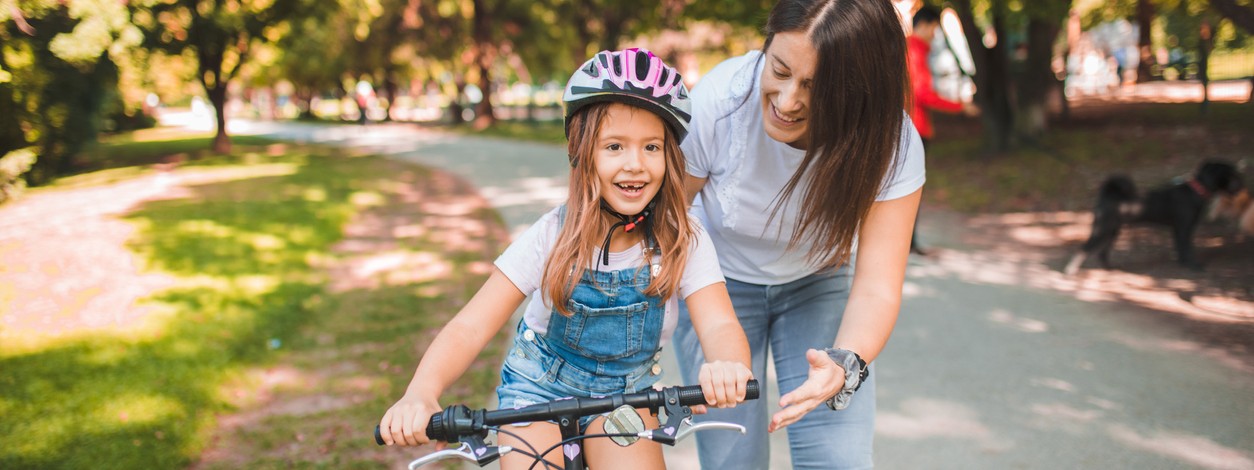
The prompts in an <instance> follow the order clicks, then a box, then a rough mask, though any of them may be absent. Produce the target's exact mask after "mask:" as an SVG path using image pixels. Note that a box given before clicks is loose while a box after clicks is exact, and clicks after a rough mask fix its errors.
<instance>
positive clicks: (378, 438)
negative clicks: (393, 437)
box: [374, 424, 387, 445]
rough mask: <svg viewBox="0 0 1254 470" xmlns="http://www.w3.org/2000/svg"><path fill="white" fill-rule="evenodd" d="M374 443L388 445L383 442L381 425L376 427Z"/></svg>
mask: <svg viewBox="0 0 1254 470" xmlns="http://www.w3.org/2000/svg"><path fill="white" fill-rule="evenodd" d="M374 443H375V444H378V445H387V443H386V442H383V434H382V433H380V432H379V425H377V424H376V425H374Z"/></svg>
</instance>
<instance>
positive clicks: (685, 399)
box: [374, 380, 759, 445]
mask: <svg viewBox="0 0 1254 470" xmlns="http://www.w3.org/2000/svg"><path fill="white" fill-rule="evenodd" d="M758 395H759V388H758V381H757V380H750V381H749V383H748V384H746V386H745V399H746V400H755V399H757V398H758ZM671 399H674V400H675V402H670V403H668V401H669V400H671ZM704 404H705V394H704V393H703V392H702V391H701V386H700V385H687V386H676V387H666V388H663V389H661V390H654V389H649V390H644V391H641V392H636V393H615V394H612V395H607V396H604V397H599V398H578V397H573V398H562V399H557V400H554V401H551V402H548V403H539V404H535V405H530V406H525V407H522V408H517V409H503V410H482V409H481V410H471V409H469V408H467V407H465V406H464V405H453V406H449V407H448V408H445V409H444V411H443V412H440V413H436V414H434V415H431V420H430V421H429V422H428V423H427V437H428V438H430V439H432V440H443V441H446V442H450V443H455V442H458V441H459V440H460V439H461V438H462V437H463V436H469V435H475V434H479V433H484V432H486V431H487V430H488V428H490V427H495V426H501V425H505V424H516V423H530V422H535V421H553V420H556V419H559V418H562V417H583V416H591V415H595V414H600V413H606V412H609V411H613V410H614V409H615V408H618V407H620V406H623V405H629V406H631V407H632V408H647V409H650V410H652V411H654V412H656V411H657V409H658V408H662V407H667V406H668V405H669V406H681V407H688V406H692V405H704ZM374 440H375V443H376V444H378V445H384V442H383V435H382V434H381V432H380V430H379V426H378V425H375V428H374Z"/></svg>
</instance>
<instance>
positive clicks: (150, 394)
mask: <svg viewBox="0 0 1254 470" xmlns="http://www.w3.org/2000/svg"><path fill="white" fill-rule="evenodd" d="M182 142H184V141H180V143H179V144H177V145H155V146H154V147H153V148H154V149H160V151H161V152H164V151H168V150H169V149H171V148H176V147H177V148H181V147H179V146H181V145H189V146H194V145H196V143H195V142H193V143H187V144H184V143H182ZM131 148H132V149H133V148H135V147H131ZM155 153H157V152H156V151H154V152H153V154H155ZM199 163H200V165H199V167H196V166H193V167H183V168H180V169H178V170H176V171H220V172H225V173H229V174H230V175H231V177H230V178H220V179H219V180H218V181H219V182H215V183H208V184H202V185H199V186H194V187H192V188H191V189H192V192H193V193H194V194H193V195H192V196H191V197H187V198H180V199H172V200H162V201H156V202H150V203H147V204H145V205H143V206H142V207H140V208H138V209H137V210H136V211H134V212H132V213H130V214H129V215H127V216H126V218H127V219H128V220H130V221H131V222H133V223H134V224H135V225H136V226H137V227H138V230H137V234H136V235H134V236H133V238H132V240H131V246H130V248H131V249H132V250H133V251H135V252H136V253H137V254H139V255H140V257H141V258H142V259H143V260H144V262H145V263H146V266H147V268H148V269H149V270H151V271H158V272H162V273H165V274H168V275H170V276H173V278H174V279H175V283H174V286H173V287H171V288H168V289H167V290H164V291H162V292H159V293H157V294H155V295H154V296H152V297H151V298H149V299H147V300H146V302H147V303H148V304H150V305H157V306H159V307H160V311H161V312H163V315H162V316H161V317H160V318H158V319H157V320H156V321H154V322H153V323H154V324H153V325H149V326H146V327H144V328H139V329H140V330H143V331H144V333H143V334H140V333H136V334H133V335H122V336H106V335H96V336H92V337H88V338H82V339H74V340H60V341H51V340H50V341H47V342H44V343H42V344H41V343H39V342H37V341H35V342H33V343H28V344H24V345H22V347H20V348H14V347H9V346H6V345H0V416H3V419H0V442H3V443H4V445H3V446H0V468H15V469H16V468H41V469H43V468H47V469H53V468H118V469H131V468H185V467H187V466H188V465H190V464H191V463H193V462H195V461H197V460H198V459H200V457H201V453H202V452H203V451H204V450H205V449H206V448H207V447H209V445H210V442H211V440H210V436H211V435H213V433H214V430H215V428H216V426H217V425H218V424H219V422H218V417H219V416H220V415H222V414H226V413H231V412H235V411H247V410H249V409H250V407H251V406H253V405H256V404H257V403H259V402H263V401H264V400H261V399H258V398H255V397H257V396H261V395H265V394H287V393H328V394H333V395H334V396H342V397H347V398H345V400H347V403H349V405H348V406H345V407H338V408H334V409H328V410H322V411H319V410H316V409H315V410H313V411H312V412H310V413H304V414H300V415H294V414H282V413H278V414H274V415H272V416H270V415H265V414H263V415H262V416H263V418H262V419H257V420H254V421H253V422H250V425H249V426H245V427H243V428H242V429H238V430H235V431H234V432H232V433H229V434H227V435H224V436H221V437H222V438H233V437H232V436H234V437H237V438H242V439H244V441H242V442H246V443H247V444H248V446H250V447H249V448H248V449H239V450H241V451H253V452H255V454H245V457H246V458H248V459H249V461H251V462H252V463H250V464H248V465H245V466H246V467H247V468H278V467H282V468H291V467H293V466H297V467H329V468H344V467H358V468H365V467H374V468H377V467H378V466H379V462H381V461H383V460H386V455H381V454H379V453H378V452H379V451H378V450H377V449H374V446H373V443H372V442H370V441H369V439H368V438H369V430H370V428H371V427H372V424H373V423H375V422H377V421H378V418H379V416H381V415H382V412H383V411H384V410H386V408H387V406H388V405H390V404H391V402H392V401H393V400H395V399H396V398H398V397H399V396H400V394H401V391H403V389H404V387H405V385H406V384H407V383H408V380H409V378H410V376H411V375H412V371H413V369H412V367H413V366H414V365H415V364H416V358H417V357H418V355H417V354H416V351H415V347H416V346H418V345H421V344H423V342H425V341H429V340H430V338H432V337H433V336H432V334H431V332H430V331H427V330H434V329H437V328H438V327H439V326H440V325H442V323H443V321H444V320H445V319H446V318H448V317H449V316H450V315H451V314H452V313H454V312H456V309H457V308H458V307H459V306H460V304H461V303H462V302H464V300H465V299H466V298H468V297H469V294H468V292H471V291H473V289H476V288H477V287H478V285H479V284H480V283H482V280H483V276H481V275H475V274H469V273H466V271H467V270H466V269H464V268H465V266H466V264H467V263H469V262H470V261H480V262H482V261H484V260H485V259H490V257H489V256H490V255H487V254H485V253H486V252H493V253H492V255H495V253H494V251H495V250H496V249H497V248H499V247H498V246H497V245H491V246H490V247H489V248H490V249H488V250H486V251H484V252H476V253H475V255H474V256H472V255H471V254H467V253H465V252H464V251H459V250H456V249H449V248H446V247H443V246H441V242H440V241H439V240H433V239H430V238H429V237H417V238H414V239H411V240H406V241H403V243H401V246H402V247H403V248H404V249H407V250H418V251H429V252H432V253H437V254H438V256H441V257H444V256H448V259H449V260H451V261H450V262H452V263H454V265H453V269H452V272H453V273H454V274H453V275H450V276H446V277H445V278H441V279H439V280H434V281H428V282H424V283H417V284H403V285H396V286H390V287H386V288H377V289H353V290H348V291H342V292H332V291H330V290H329V289H328V288H327V282H328V280H329V277H328V275H327V274H326V271H325V270H324V269H322V267H323V266H324V265H326V264H327V263H329V262H332V261H334V260H336V259H337V257H338V256H339V255H338V254H337V253H336V252H334V251H333V250H332V248H333V246H334V244H335V243H336V242H337V241H339V240H341V238H342V235H341V233H342V229H343V227H344V225H345V223H347V222H348V221H349V220H350V218H352V217H353V216H354V215H355V214H358V213H360V212H362V211H365V210H373V209H377V208H378V207H379V206H380V205H383V206H387V205H404V204H406V203H405V202H402V201H401V199H400V195H401V194H402V193H404V191H402V190H401V189H398V188H403V187H407V186H405V185H406V184H414V185H421V184H422V179H423V178H425V177H428V176H429V172H428V171H427V170H425V169H422V168H419V167H414V166H408V165H404V164H400V163H397V162H392V161H388V160H384V159H380V158H373V157H367V158H344V157H338V156H333V155H332V156H327V155H320V154H315V153H310V152H308V151H306V150H302V149H293V150H290V151H289V152H288V153H286V154H283V155H278V156H259V155H255V154H244V155H236V156H229V157H210V158H206V159H205V160H204V161H203V162H199ZM205 166H210V167H212V168H204V167H205ZM223 179H225V181H222V180H223ZM475 216H476V217H478V218H479V219H481V220H484V221H485V223H499V217H498V216H496V214H495V213H494V212H491V211H485V212H483V213H478V214H475ZM494 221H498V222H494ZM501 354H502V350H501V347H500V345H499V344H495V345H493V346H492V347H491V348H490V350H489V351H487V352H486V353H485V355H484V356H481V359H480V361H481V362H482V364H481V365H480V367H477V368H476V369H475V370H473V371H472V373H470V374H467V376H466V378H465V379H464V380H463V381H462V382H459V386H458V387H457V388H456V389H455V390H452V391H451V392H450V398H452V399H459V400H464V401H467V402H470V403H484V404H486V401H487V398H486V397H487V396H488V395H489V394H490V393H491V392H492V387H493V385H494V383H495V368H496V366H497V365H498V364H499V357H500V355H501ZM328 357H332V358H334V360H328ZM267 368H287V369H294V370H298V371H300V372H299V374H298V375H299V376H302V377H316V378H319V380H320V382H319V385H318V386H313V387H311V386H310V384H307V383H295V384H285V385H282V386H279V387H269V388H267V387H268V386H267V385H266V384H265V381H264V380H259V379H257V377H258V374H259V372H258V371H265V370H268V369H267ZM363 384H364V385H363ZM249 397H253V398H249ZM328 433H330V434H328ZM304 435H316V436H323V437H325V436H328V435H330V436H333V437H334V438H330V439H325V440H323V439H319V440H318V442H333V443H334V444H329V445H323V447H322V448H317V449H313V450H310V451H308V452H302V453H300V454H299V455H289V454H290V452H289V450H290V449H293V448H296V447H294V446H295V445H296V443H297V442H299V441H301V440H303V437H302V436H304ZM241 447H242V446H241ZM228 451H230V452H235V449H228ZM371 452H373V453H371ZM226 467H231V466H230V465H227V466H226Z"/></svg>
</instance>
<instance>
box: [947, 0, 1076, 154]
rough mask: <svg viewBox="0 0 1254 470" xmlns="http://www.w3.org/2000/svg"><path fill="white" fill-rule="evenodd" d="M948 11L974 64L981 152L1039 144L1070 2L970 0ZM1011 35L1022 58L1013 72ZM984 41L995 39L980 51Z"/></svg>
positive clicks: (1055, 0)
mask: <svg viewBox="0 0 1254 470" xmlns="http://www.w3.org/2000/svg"><path fill="white" fill-rule="evenodd" d="M977 1H978V0H977ZM953 5H954V8H955V11H956V12H957V13H958V17H959V19H960V20H961V22H962V28H963V32H964V34H965V35H966V38H967V42H968V43H969V44H970V45H971V56H972V59H973V61H974V62H975V68H976V73H975V77H974V80H975V85H976V94H975V100H976V102H977V103H978V104H979V105H980V109H981V114H980V118H981V122H982V124H983V126H984V144H985V145H984V147H985V150H986V151H988V152H992V153H998V152H1004V151H1006V150H1009V149H1011V148H1013V147H1015V146H1018V145H1020V144H1025V143H1026V144H1035V143H1037V142H1039V140H1040V138H1041V137H1042V136H1043V135H1044V133H1045V130H1046V128H1047V123H1048V121H1047V119H1046V118H1047V114H1046V110H1047V107H1046V99H1047V97H1048V96H1049V91H1050V88H1051V87H1056V86H1058V82H1057V80H1056V79H1055V78H1054V77H1053V72H1052V71H1051V69H1050V62H1051V60H1052V59H1053V56H1054V43H1055V41H1056V40H1057V38H1058V32H1059V31H1061V29H1062V24H1063V20H1064V18H1066V17H1067V12H1068V11H1069V10H1070V8H1071V1H1070V0H1041V1H1036V2H1030V3H1029V2H1022V3H1020V2H1010V1H1007V0H984V1H983V2H980V3H978V4H973V2H972V1H971V0H955V1H953ZM1015 8H1018V9H1017V10H1016V9H1015ZM977 18H979V19H980V21H979V23H983V24H985V25H987V26H986V28H988V30H987V31H986V30H985V29H982V28H981V27H980V26H979V25H978V24H977ZM1016 33H1018V34H1022V36H1023V39H1022V42H1023V45H1024V47H1026V55H1025V56H1024V58H1023V61H1022V63H1021V64H1018V67H1015V69H1016V70H1015V71H1012V70H1011V69H1012V65H1013V64H1011V52H1010V51H1011V50H1012V49H1011V48H1010V47H1008V43H1010V42H1011V41H1012V38H1013V36H1014V35H1015V34H1016ZM986 35H988V36H991V37H994V38H996V39H995V41H994V42H993V44H991V45H985V42H984V37H985V36H986Z"/></svg>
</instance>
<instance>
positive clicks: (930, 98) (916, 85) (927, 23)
mask: <svg viewBox="0 0 1254 470" xmlns="http://www.w3.org/2000/svg"><path fill="white" fill-rule="evenodd" d="M911 24H912V27H911V29H912V32H911V33H910V36H909V37H907V38H906V54H907V60H906V65H907V67H908V68H909V71H910V88H911V90H912V91H913V93H914V99H912V100H910V101H911V104H910V119H911V120H912V121H914V127H915V129H917V130H918V131H919V136H920V137H922V138H923V147H924V148H927V145H928V143H929V142H930V141H931V140H932V136H933V134H934V132H935V131H934V130H933V129H932V120H931V118H930V117H929V116H928V111H940V112H945V113H959V112H961V113H963V114H966V115H968V116H973V115H976V114H978V113H979V109H978V108H976V107H975V105H973V104H971V103H960V102H957V101H951V100H947V99H945V98H942V97H941V96H940V95H938V94H936V90H934V89H933V88H932V69H931V68H930V67H928V64H927V58H928V55H929V54H930V53H931V52H932V39H933V38H935V37H936V31H937V30H938V29H940V11H938V10H936V9H935V8H933V7H929V6H925V7H923V8H921V9H920V10H919V11H918V12H915V14H914V19H913V20H912V22H911ZM914 224H915V234H916V236H914V237H911V238H910V252H911V253H915V254H919V255H926V254H927V251H926V250H924V249H923V247H922V246H920V245H919V243H918V236H917V233H918V226H919V218H918V217H915V219H914Z"/></svg>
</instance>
